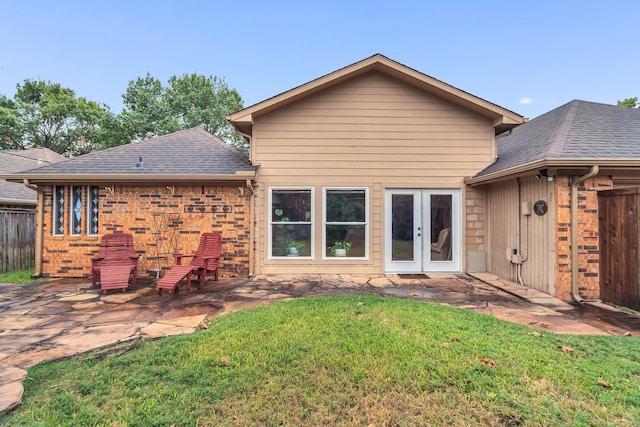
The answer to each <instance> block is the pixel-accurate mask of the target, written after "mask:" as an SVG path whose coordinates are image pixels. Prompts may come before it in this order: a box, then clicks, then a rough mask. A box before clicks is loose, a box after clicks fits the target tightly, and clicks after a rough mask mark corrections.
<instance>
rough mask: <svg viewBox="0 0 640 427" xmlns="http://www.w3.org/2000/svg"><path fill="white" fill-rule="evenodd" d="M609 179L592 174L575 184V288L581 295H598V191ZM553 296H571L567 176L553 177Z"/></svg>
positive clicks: (609, 183)
mask: <svg viewBox="0 0 640 427" xmlns="http://www.w3.org/2000/svg"><path fill="white" fill-rule="evenodd" d="M612 188H613V181H612V180H611V178H610V177H607V176H596V177H595V178H592V179H588V180H586V181H584V182H582V183H580V185H578V277H579V279H578V283H579V284H578V288H579V292H580V295H581V296H582V297H583V298H587V299H589V298H599V297H600V275H599V269H600V264H599V262H600V256H599V254H600V243H599V235H598V191H602V190H610V189H612ZM555 191H556V200H557V209H556V236H557V239H556V256H557V266H558V268H557V272H556V296H557V297H558V298H560V299H562V300H565V301H569V300H571V186H570V181H569V178H568V177H566V176H559V177H558V178H557V180H556V186H555Z"/></svg>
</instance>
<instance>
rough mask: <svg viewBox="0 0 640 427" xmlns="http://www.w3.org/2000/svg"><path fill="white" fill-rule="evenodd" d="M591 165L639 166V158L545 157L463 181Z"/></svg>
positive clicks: (477, 181)
mask: <svg viewBox="0 0 640 427" xmlns="http://www.w3.org/2000/svg"><path fill="white" fill-rule="evenodd" d="M593 165H598V166H600V168H613V169H625V168H629V169H631V168H634V169H637V168H640V159H607V158H580V159H546V160H536V161H534V162H530V163H526V164H524V165H519V166H516V167H513V168H509V169H504V170H501V171H497V172H494V173H489V174H486V175H481V176H475V177H468V178H465V180H464V182H465V184H467V185H468V186H470V187H474V186H478V185H485V184H490V183H492V182H496V181H501V180H504V179H507V178H511V177H516V176H518V175H522V174H525V173H527V172H531V171H535V170H538V169H548V168H556V169H560V168H578V167H582V168H588V167H591V166H593Z"/></svg>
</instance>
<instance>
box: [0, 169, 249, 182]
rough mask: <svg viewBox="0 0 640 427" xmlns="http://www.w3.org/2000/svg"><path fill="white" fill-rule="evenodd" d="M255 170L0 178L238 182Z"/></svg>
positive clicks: (64, 180) (51, 180) (4, 177)
mask: <svg viewBox="0 0 640 427" xmlns="http://www.w3.org/2000/svg"><path fill="white" fill-rule="evenodd" d="M255 176H256V171H252V170H247V171H237V172H236V173H235V174H233V175H232V174H227V175H211V174H193V175H171V174H167V175H162V174H153V175H152V174H148V175H143V174H104V175H101V174H29V175H27V174H14V175H0V179H6V180H7V181H10V182H24V181H25V180H27V181H31V182H38V183H56V184H62V183H79V182H81V183H88V184H92V183H96V184H106V183H127V184H133V183H154V184H157V183H169V184H172V183H178V182H180V183H187V182H220V181H228V182H232V181H235V182H238V181H242V182H243V181H245V180H246V179H249V178H255Z"/></svg>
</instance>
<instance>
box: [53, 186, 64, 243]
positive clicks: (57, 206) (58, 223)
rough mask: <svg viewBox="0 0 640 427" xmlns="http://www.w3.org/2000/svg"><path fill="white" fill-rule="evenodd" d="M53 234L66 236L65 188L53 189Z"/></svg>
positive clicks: (57, 187)
mask: <svg viewBox="0 0 640 427" xmlns="http://www.w3.org/2000/svg"><path fill="white" fill-rule="evenodd" d="M52 209H53V234H54V236H62V235H64V187H63V186H55V187H54V188H53V207H52Z"/></svg>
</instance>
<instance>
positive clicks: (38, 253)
mask: <svg viewBox="0 0 640 427" xmlns="http://www.w3.org/2000/svg"><path fill="white" fill-rule="evenodd" d="M22 183H23V184H24V185H25V186H26V187H28V188H30V189H32V190H33V191H35V192H36V194H37V195H38V200H37V205H36V215H37V218H36V243H35V248H34V249H35V254H34V266H33V276H32V278H38V277H41V276H42V251H43V233H44V229H43V225H44V192H43V191H42V190H41V189H39V188H38V187H36V186H35V185H33V184H31V183H30V182H29V180H28V179H24V180H23V181H22Z"/></svg>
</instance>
